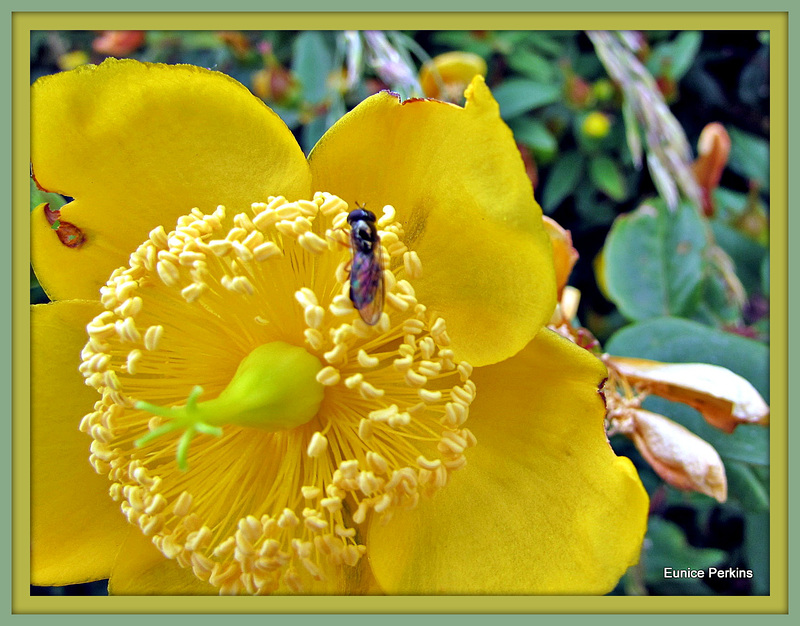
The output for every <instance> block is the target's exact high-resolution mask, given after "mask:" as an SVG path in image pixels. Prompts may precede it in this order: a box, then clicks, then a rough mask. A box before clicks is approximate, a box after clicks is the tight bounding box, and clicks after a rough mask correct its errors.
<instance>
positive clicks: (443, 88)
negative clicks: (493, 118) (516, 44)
mask: <svg viewBox="0 0 800 626" xmlns="http://www.w3.org/2000/svg"><path fill="white" fill-rule="evenodd" d="M486 70H487V68H486V61H484V60H483V59H482V58H481V57H479V56H478V55H477V54H473V53H472V52H461V51H460V50H457V51H452V52H445V53H444V54H440V55H438V56H435V57H434V58H432V59H431V60H430V61H428V62H427V63H425V65H423V66H422V68H421V69H420V72H419V82H420V85H422V91H423V92H424V93H425V95H426V96H427V97H428V98H438V99H439V100H445V101H447V102H453V103H458V102H463V100H462V94H463V93H464V89H465V88H466V87H467V86H468V85H469V84H470V83H471V82H472V79H473V78H474V77H475V76H486Z"/></svg>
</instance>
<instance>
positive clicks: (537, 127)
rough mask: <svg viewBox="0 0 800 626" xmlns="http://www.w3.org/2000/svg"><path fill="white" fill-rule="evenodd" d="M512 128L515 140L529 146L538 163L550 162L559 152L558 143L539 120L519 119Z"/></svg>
mask: <svg viewBox="0 0 800 626" xmlns="http://www.w3.org/2000/svg"><path fill="white" fill-rule="evenodd" d="M510 126H511V130H512V131H514V138H515V139H516V140H517V141H519V142H520V143H523V144H525V145H526V146H528V147H529V148H530V149H531V150H532V151H533V154H534V156H535V157H536V159H537V161H538V162H547V161H550V160H551V159H552V158H553V157H554V156H555V154H556V152H557V151H558V141H557V140H556V138H555V137H554V136H553V134H552V133H551V132H550V131H549V130H547V127H546V126H545V125H544V124H542V123H541V122H540V121H539V120H534V119H531V118H529V117H518V118H516V120H514V123H512V124H510Z"/></svg>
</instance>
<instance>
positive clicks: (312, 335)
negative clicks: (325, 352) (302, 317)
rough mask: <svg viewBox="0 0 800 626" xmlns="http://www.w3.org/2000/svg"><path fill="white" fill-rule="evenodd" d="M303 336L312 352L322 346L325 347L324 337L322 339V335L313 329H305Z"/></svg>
mask: <svg viewBox="0 0 800 626" xmlns="http://www.w3.org/2000/svg"><path fill="white" fill-rule="evenodd" d="M303 335H304V336H305V338H306V341H307V342H308V345H310V346H311V347H312V348H313V349H314V350H321V349H322V346H324V345H325V337H323V335H322V333H321V332H319V331H318V330H316V329H315V328H306V329H305V330H304V331H303Z"/></svg>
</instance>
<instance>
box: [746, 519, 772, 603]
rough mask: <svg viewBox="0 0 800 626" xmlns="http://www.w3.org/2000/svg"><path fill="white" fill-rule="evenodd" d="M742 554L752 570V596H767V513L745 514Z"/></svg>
mask: <svg viewBox="0 0 800 626" xmlns="http://www.w3.org/2000/svg"><path fill="white" fill-rule="evenodd" d="M744 553H745V558H746V559H747V565H748V566H749V567H750V569H751V570H753V595H767V594H769V512H766V511H765V512H761V513H746V514H745V525H744Z"/></svg>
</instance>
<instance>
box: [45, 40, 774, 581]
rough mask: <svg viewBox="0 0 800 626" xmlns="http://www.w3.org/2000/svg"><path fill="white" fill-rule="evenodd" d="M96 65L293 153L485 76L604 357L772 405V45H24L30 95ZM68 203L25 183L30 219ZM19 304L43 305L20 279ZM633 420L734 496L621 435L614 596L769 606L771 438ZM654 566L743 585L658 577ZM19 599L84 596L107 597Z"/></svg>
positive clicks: (689, 420) (683, 411) (675, 412)
mask: <svg viewBox="0 0 800 626" xmlns="http://www.w3.org/2000/svg"><path fill="white" fill-rule="evenodd" d="M109 56H113V57H117V58H124V57H127V58H135V59H138V60H140V61H149V62H162V63H190V64H194V65H199V66H203V67H207V68H211V69H215V70H218V71H221V72H224V73H226V74H229V75H230V76H232V77H233V78H235V79H237V80H238V81H239V82H241V83H242V84H244V85H245V86H247V87H248V88H249V89H250V90H251V91H252V92H253V93H254V94H255V95H256V96H257V97H259V98H261V99H263V100H264V102H265V103H266V104H267V105H269V106H270V107H271V108H272V109H273V110H275V111H276V112H277V113H278V114H279V115H280V116H281V117H282V119H283V120H284V121H285V123H286V124H287V126H288V127H289V128H290V129H291V130H292V131H293V132H294V134H295V136H296V137H297V139H298V142H299V143H300V145H301V146H302V147H303V149H304V150H305V151H306V153H308V152H309V151H310V150H311V148H312V147H313V146H314V144H315V143H316V141H317V140H318V139H319V138H320V137H321V136H322V134H323V133H324V132H325V130H326V129H327V128H328V127H330V126H331V125H332V124H333V123H334V122H335V121H336V120H338V119H339V118H340V117H341V116H342V115H343V114H344V113H345V112H347V111H348V110H349V109H351V108H352V107H354V106H355V105H356V104H358V103H359V102H361V101H362V100H363V99H364V98H365V97H367V96H369V95H371V94H373V93H375V92H377V91H379V90H382V89H391V90H392V91H394V92H397V93H398V94H400V95H401V96H402V97H403V98H410V97H435V98H439V99H444V100H448V101H451V102H454V103H456V104H463V90H464V87H465V86H466V85H467V84H468V83H469V81H470V80H471V78H472V77H473V76H474V75H475V74H483V75H484V76H485V77H486V82H487V84H488V85H489V86H490V88H491V89H492V92H493V94H494V96H495V98H496V99H497V101H498V103H499V104H500V112H501V115H502V117H503V119H504V120H505V121H506V122H507V123H508V125H509V126H510V127H511V129H512V130H513V132H514V135H515V138H516V141H517V143H518V146H519V150H520V153H521V155H522V158H523V161H524V163H525V166H526V169H527V172H528V175H529V177H530V179H531V184H532V186H533V189H534V195H535V197H536V199H537V200H538V202H539V203H540V204H541V206H542V208H543V210H544V213H545V214H546V215H548V216H550V217H552V218H553V219H554V220H555V221H556V222H558V223H559V224H560V225H561V226H562V227H563V228H565V229H567V230H568V231H570V233H571V241H572V246H573V247H574V249H575V250H577V253H578V255H579V258H578V260H577V263H576V265H575V267H574V269H573V271H572V274H571V277H570V281H569V284H570V285H571V286H572V287H574V288H576V289H577V290H578V291H579V292H580V304H579V306H578V308H577V318H576V321H574V322H573V324H574V325H576V326H578V327H581V328H582V329H584V330H585V331H586V332H587V336H589V337H591V338H592V342H593V341H594V338H596V339H597V341H598V342H599V346H602V350H603V351H605V352H609V353H611V354H615V355H620V356H635V357H640V358H648V359H656V360H660V361H666V362H675V363H681V362H702V363H713V364H716V365H721V366H723V367H726V368H728V369H730V370H732V371H734V372H736V373H737V374H739V375H740V376H742V377H744V378H745V379H746V380H748V381H749V382H750V383H752V384H753V385H754V386H755V388H756V389H757V390H758V391H759V392H760V394H761V395H762V397H763V398H764V399H765V400H766V401H767V403H768V402H769V396H768V393H769V368H768V363H769V351H768V346H769V143H768V138H769V132H770V119H769V95H770V89H769V33H768V32H757V31H713V32H712V31H708V32H699V31H646V32H634V31H625V32H599V31H594V32H584V31H544V32H535V31H325V32H322V31H280V32H264V31H258V32H249V31H234V32H211V31H181V32H176V31H68V32H67V31H64V32H60V31H59V32H57V31H47V32H45V31H36V32H32V33H31V82H33V81H34V80H36V79H37V78H38V77H40V76H43V75H46V74H52V73H55V72H59V71H63V70H69V69H73V68H75V67H78V66H79V65H82V64H85V63H99V62H101V61H102V60H103V59H105V58H107V57H109ZM701 135H702V138H701ZM67 200H68V199H64V198H60V197H57V196H54V194H46V193H43V192H41V191H39V190H38V189H36V188H35V185H33V183H31V206H32V207H33V206H36V205H37V204H39V203H41V202H44V201H49V202H50V203H51V208H52V209H57V208H58V207H59V206H61V205H63V204H64V202H65V201H67ZM643 210H646V211H650V212H653V211H655V212H656V213H657V214H658V215H659V216H661V218H662V219H661V220H660V221H659V222H658V227H656V228H651V229H644V230H642V229H638V230H637V229H632V228H624V227H623V222H624V220H618V218H620V217H621V216H630V215H636V214H637V212H641V211H643ZM687 241H688V242H692V246H690V247H689V248H688V249H687V250H688V251H687V250H683V252H686V253H685V254H683V253H682V254H681V255H678V256H677V257H676V256H675V251H676V248H675V245H674V244H675V242H678V248H677V250H679V251H681V250H682V249H681V248H680V243H681V242H687ZM641 245H648V246H650V249H651V250H654V251H655V252H654V254H653V255H652V258H649V260H648V262H647V263H645V266H644V267H642V266H640V265H637V263H635V262H634V263H632V262H631V257H630V256H628V252H627V251H630V250H632V249H635V248H637V246H641ZM670 246H672V247H670ZM649 265H652V267H650V266H649ZM651 270H653V271H651ZM654 275H655V276H656V278H653V276H654ZM31 301H32V302H33V303H39V302H46V301H47V299H46V296H45V294H44V293H43V292H42V290H41V289H40V287H39V286H38V282H37V281H36V277H35V275H34V274H33V272H32V271H31ZM599 346H598V345H597V344H593V346H592V347H593V349H597V350H599V349H600V347H599ZM645 408H647V409H649V410H650V411H654V412H657V413H659V414H662V415H665V416H668V417H669V418H670V419H671V420H674V421H676V422H677V423H679V424H682V425H683V426H685V427H687V428H688V429H689V430H691V431H692V432H694V433H695V434H697V435H698V436H700V437H701V438H702V439H704V440H705V441H707V442H708V443H710V444H711V445H712V446H713V447H714V448H715V449H716V450H717V452H718V453H719V456H720V457H721V459H722V462H723V463H724V468H725V473H726V476H727V482H728V497H727V500H726V501H724V502H719V501H718V500H717V499H715V498H712V497H710V496H709V495H704V494H702V493H698V492H686V491H681V490H678V489H676V488H674V487H672V486H670V484H668V483H667V482H665V480H664V479H662V478H661V477H660V476H659V474H658V473H656V471H654V470H653V469H652V468H651V466H650V465H649V464H648V463H647V462H645V461H644V460H643V458H642V456H641V455H640V453H639V452H638V450H637V448H636V447H635V446H634V444H633V443H632V442H631V441H630V440H629V439H628V438H626V437H624V436H621V435H617V436H614V437H612V445H613V446H614V448H615V450H616V451H617V452H618V453H619V454H624V455H626V456H629V457H631V458H632V459H633V460H634V463H635V464H636V466H637V468H638V469H639V472H640V475H641V478H642V481H643V483H644V484H645V487H646V488H647V490H648V491H649V493H650V496H651V517H650V522H649V526H648V528H649V530H648V535H647V539H646V541H645V545H644V548H643V555H642V559H641V562H640V564H639V565H638V566H636V567H635V568H632V569H631V570H630V571H629V572H628V573H627V574H626V575H625V577H624V578H623V579H622V580H621V581H620V584H619V585H618V587H617V589H616V590H615V591H614V592H613V593H615V594H628V595H644V594H651V595H710V594H721V595H763V594H768V593H769V448H768V441H769V439H768V437H769V435H768V429H767V428H764V427H762V426H757V425H747V424H746V425H740V426H738V428H737V429H736V430H735V432H734V433H733V434H730V435H729V434H726V433H724V432H722V431H721V430H719V429H716V428H714V427H712V426H710V425H709V424H707V423H706V422H705V421H704V420H703V419H702V417H700V415H699V413H697V411H695V410H694V409H691V408H689V407H688V406H686V405H684V404H677V403H675V402H669V401H667V400H664V399H662V398H656V397H650V398H648V399H647V400H646V401H645ZM664 567H673V568H676V569H680V568H695V569H705V568H708V567H718V568H720V569H721V568H728V567H733V568H741V569H746V570H750V571H751V572H752V577H749V578H743V577H734V578H705V579H702V580H700V579H678V580H667V579H665V578H664V575H663V568H664ZM31 593H32V594H55V595H87V594H91V595H96V594H104V593H106V584H105V582H104V581H99V582H97V583H89V584H84V585H74V586H70V587H59V588H37V587H32V588H31Z"/></svg>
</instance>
